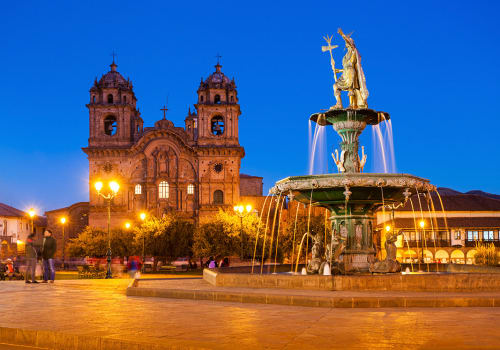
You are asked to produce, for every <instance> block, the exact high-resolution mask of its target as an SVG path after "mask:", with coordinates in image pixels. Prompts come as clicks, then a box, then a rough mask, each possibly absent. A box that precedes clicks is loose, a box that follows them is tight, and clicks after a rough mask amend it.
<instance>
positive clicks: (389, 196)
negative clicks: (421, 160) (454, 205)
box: [270, 173, 435, 273]
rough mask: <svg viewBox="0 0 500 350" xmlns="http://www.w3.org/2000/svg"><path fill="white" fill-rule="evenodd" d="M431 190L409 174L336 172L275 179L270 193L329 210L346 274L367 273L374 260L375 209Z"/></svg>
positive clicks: (418, 178)
mask: <svg viewBox="0 0 500 350" xmlns="http://www.w3.org/2000/svg"><path fill="white" fill-rule="evenodd" d="M434 190H435V186H433V185H431V184H430V183H429V180H427V179H423V178H420V177H416V176H413V175H409V174H370V173H340V174H324V175H310V176H292V177H288V178H285V179H283V180H280V181H278V182H277V183H276V184H275V186H274V187H273V188H271V190H270V193H271V194H275V195H287V196H289V198H290V199H294V200H297V201H299V202H302V203H304V204H311V205H313V206H319V207H324V208H327V209H328V210H330V213H331V216H330V220H331V222H332V240H333V233H334V232H335V233H337V236H338V237H339V239H340V240H342V241H343V242H345V250H343V251H342V254H341V255H340V256H339V262H341V263H342V265H343V267H342V268H343V269H344V271H345V272H349V273H350V272H368V271H369V270H370V266H371V265H372V264H373V263H374V262H375V255H376V249H375V245H374V238H373V235H374V228H375V225H376V223H375V211H376V210H377V209H378V208H380V207H381V206H384V205H385V206H390V205H392V206H396V205H399V203H403V202H404V201H405V200H406V199H407V198H409V197H410V196H411V195H412V194H414V193H416V192H417V191H418V192H419V193H420V192H424V193H426V192H428V191H434ZM331 250H333V247H332V248H331ZM395 268H396V270H395V271H397V266H396V267H395ZM395 271H392V272H395Z"/></svg>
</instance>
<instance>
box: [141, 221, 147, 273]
mask: <svg viewBox="0 0 500 350" xmlns="http://www.w3.org/2000/svg"><path fill="white" fill-rule="evenodd" d="M139 218H140V219H141V221H142V222H143V223H144V220H146V213H145V212H142V213H140V214H139ZM145 246H146V235H145V234H144V232H142V266H141V272H142V273H144V262H145V261H144V260H146V252H145Z"/></svg>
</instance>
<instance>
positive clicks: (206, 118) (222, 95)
mask: <svg viewBox="0 0 500 350" xmlns="http://www.w3.org/2000/svg"><path fill="white" fill-rule="evenodd" d="M221 68H222V66H221V65H220V64H219V62H217V65H215V72H214V73H212V75H210V76H209V77H208V78H207V79H206V80H205V81H203V78H202V80H201V83H200V87H199V88H198V103H197V104H196V110H197V115H198V144H199V145H226V146H227V145H233V146H239V140H238V119H239V116H240V114H241V111H240V105H239V104H238V93H237V91H236V84H235V82H234V79H232V80H230V79H229V78H228V77H226V76H225V75H224V73H222V72H221Z"/></svg>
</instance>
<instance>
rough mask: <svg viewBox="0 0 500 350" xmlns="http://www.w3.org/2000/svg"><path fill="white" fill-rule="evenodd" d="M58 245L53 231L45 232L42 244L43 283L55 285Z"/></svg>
mask: <svg viewBox="0 0 500 350" xmlns="http://www.w3.org/2000/svg"><path fill="white" fill-rule="evenodd" d="M56 250H57V243H56V240H55V239H54V237H52V231H51V230H45V232H44V233H43V243H42V262H43V283H47V282H48V281H49V280H50V283H54V279H55V277H56V270H55V268H54V255H55V254H56Z"/></svg>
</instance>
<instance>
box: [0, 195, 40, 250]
mask: <svg viewBox="0 0 500 350" xmlns="http://www.w3.org/2000/svg"><path fill="white" fill-rule="evenodd" d="M46 226H47V219H46V218H45V217H43V216H39V215H35V216H34V217H33V219H31V218H30V217H29V215H28V213H26V212H24V211H22V210H20V209H17V208H14V207H11V206H10V205H7V204H4V203H0V258H2V259H3V258H5V257H8V256H14V255H17V254H22V253H24V248H25V246H24V244H25V243H26V238H27V237H28V235H29V234H30V232H35V233H37V234H39V236H38V237H41V234H42V232H43V231H44V230H45V228H46Z"/></svg>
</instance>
